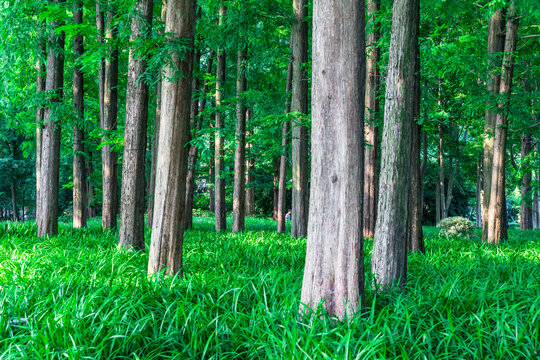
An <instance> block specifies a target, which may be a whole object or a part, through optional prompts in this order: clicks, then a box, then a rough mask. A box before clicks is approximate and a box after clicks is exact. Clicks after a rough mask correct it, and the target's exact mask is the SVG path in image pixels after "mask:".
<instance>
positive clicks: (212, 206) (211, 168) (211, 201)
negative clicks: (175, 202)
mask: <svg viewBox="0 0 540 360" xmlns="http://www.w3.org/2000/svg"><path fill="white" fill-rule="evenodd" d="M212 108H214V109H216V102H215V100H213V101H212ZM216 113H217V111H216V110H214V112H212V115H211V117H210V129H212V130H213V131H212V132H211V133H210V160H209V161H208V183H209V184H210V186H209V188H208V211H210V212H213V213H214V216H215V212H216V196H215V194H216V192H215V185H216V184H215V167H216V156H215V155H216V153H215V151H216V131H215V129H214V124H215V123H216Z"/></svg>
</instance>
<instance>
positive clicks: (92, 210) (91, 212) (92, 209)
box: [86, 150, 96, 218]
mask: <svg viewBox="0 0 540 360" xmlns="http://www.w3.org/2000/svg"><path fill="white" fill-rule="evenodd" d="M87 155H88V158H87V161H86V169H87V170H86V172H87V174H88V178H87V181H86V187H87V192H88V208H87V211H88V213H87V218H93V217H94V216H96V206H95V205H94V195H95V189H94V180H93V179H92V178H93V175H94V165H93V164H92V158H93V152H92V151H91V150H87Z"/></svg>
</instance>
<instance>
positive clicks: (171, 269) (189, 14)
mask: <svg viewBox="0 0 540 360" xmlns="http://www.w3.org/2000/svg"><path fill="white" fill-rule="evenodd" d="M167 10H168V11H167V17H166V21H165V33H167V34H173V35H172V36H171V37H170V38H169V40H170V41H177V40H176V39H178V38H184V39H186V40H187V39H189V41H190V44H189V46H190V48H191V47H192V46H193V36H194V33H195V3H194V2H193V1H192V0H168V2H167ZM179 51H181V52H175V53H173V54H172V64H168V65H167V66H166V67H164V69H163V70H164V75H165V76H164V79H163V84H162V102H161V128H160V134H159V137H160V139H159V152H158V158H157V173H156V192H155V199H154V221H153V224H152V241H151V244H150V255H149V259H148V273H149V274H154V273H156V272H158V271H161V270H165V272H166V273H167V274H170V275H174V274H177V273H180V275H182V243H183V236H184V235H183V234H184V209H185V208H184V206H185V204H184V202H185V199H186V193H185V190H186V171H187V148H186V143H187V141H188V138H189V116H190V103H191V86H192V84H191V79H192V75H193V55H192V53H191V50H185V49H180V50H179ZM186 52H188V53H187V54H186ZM177 72H179V73H180V74H182V76H179V75H178V73H177Z"/></svg>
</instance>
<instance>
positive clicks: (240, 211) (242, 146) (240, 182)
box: [232, 45, 247, 232]
mask: <svg viewBox="0 0 540 360" xmlns="http://www.w3.org/2000/svg"><path fill="white" fill-rule="evenodd" d="M246 52H247V48H245V45H244V48H243V49H240V50H238V56H237V70H236V98H237V101H238V103H237V104H236V133H235V138H236V150H235V152H234V189H233V222H232V231H233V232H239V231H244V229H245V227H246V226H245V222H246V207H245V199H246V198H245V195H244V194H245V191H246V183H245V180H246V178H245V176H246V174H245V173H246V107H245V105H244V99H243V96H244V94H243V93H244V92H245V91H246V84H247V81H246V72H245V64H244V62H245V61H246V56H247V54H246Z"/></svg>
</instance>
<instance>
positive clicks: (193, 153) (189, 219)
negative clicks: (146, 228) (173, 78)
mask: <svg viewBox="0 0 540 360" xmlns="http://www.w3.org/2000/svg"><path fill="white" fill-rule="evenodd" d="M213 62H214V54H213V53H212V54H210V57H209V58H208V62H207V63H206V77H205V78H207V77H208V76H210V74H211V72H212V64H213ZM195 66H199V65H198V63H197V62H195ZM198 86H199V85H198V84H196V87H197V88H198ZM207 92H208V81H205V82H204V86H203V89H202V94H201V101H200V104H199V99H198V98H197V99H196V100H194V101H192V103H191V105H192V107H193V106H194V104H195V103H196V104H199V105H198V106H199V107H198V109H197V111H196V112H195V110H194V109H193V108H192V109H191V115H192V117H193V116H196V125H195V136H198V134H197V131H199V130H200V129H201V127H202V121H203V114H204V110H205V109H206V93H207ZM198 155H199V148H197V147H196V146H192V147H190V149H189V157H188V174H187V177H186V216H185V217H186V221H185V227H186V229H191V228H192V227H193V197H194V196H195V167H196V165H197V157H198Z"/></svg>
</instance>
